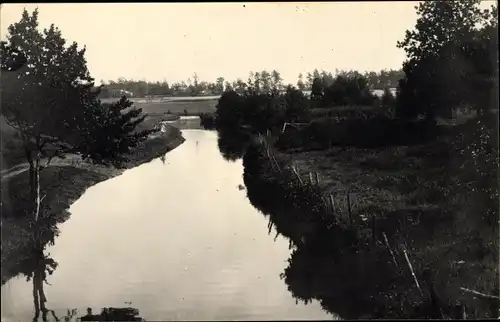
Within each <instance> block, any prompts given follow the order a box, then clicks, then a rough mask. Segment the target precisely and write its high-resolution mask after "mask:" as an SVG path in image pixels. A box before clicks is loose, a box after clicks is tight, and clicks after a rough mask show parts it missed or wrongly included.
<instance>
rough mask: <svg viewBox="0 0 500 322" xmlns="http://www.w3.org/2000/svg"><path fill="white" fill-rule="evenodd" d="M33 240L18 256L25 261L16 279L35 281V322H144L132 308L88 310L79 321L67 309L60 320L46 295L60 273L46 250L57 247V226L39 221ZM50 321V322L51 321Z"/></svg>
mask: <svg viewBox="0 0 500 322" xmlns="http://www.w3.org/2000/svg"><path fill="white" fill-rule="evenodd" d="M32 232H33V238H32V239H31V241H30V244H29V245H28V247H26V248H25V251H24V252H23V254H19V257H20V258H22V260H21V261H19V262H18V264H17V265H16V267H14V271H15V272H17V275H23V276H25V277H26V280H27V281H28V282H29V281H32V284H33V288H32V296H33V308H34V316H33V320H32V321H39V320H40V318H41V320H42V321H49V318H51V317H52V319H53V320H55V321H74V320H75V318H77V319H78V320H80V321H144V319H142V318H141V317H138V316H137V315H139V310H137V309H135V308H131V307H128V308H127V307H126V308H113V307H109V308H108V307H105V308H102V311H101V313H100V314H93V313H92V308H88V309H87V314H86V315H82V316H80V317H77V315H78V310H77V309H67V312H66V314H65V315H64V316H57V315H56V312H55V311H54V310H51V309H50V308H49V307H48V305H47V303H49V301H48V299H47V296H46V294H45V287H44V286H45V284H46V285H51V284H49V282H48V277H49V276H50V275H52V274H53V273H54V271H55V270H56V269H57V266H58V264H57V262H56V261H55V260H54V259H53V258H52V257H51V256H50V253H48V252H47V251H46V250H45V249H46V246H48V245H50V246H53V245H54V244H55V242H54V241H55V237H57V235H58V233H59V230H58V228H57V225H56V224H55V223H52V222H50V221H49V220H47V219H45V220H44V218H42V219H41V220H38V222H37V224H36V225H33V227H32ZM52 319H51V320H52Z"/></svg>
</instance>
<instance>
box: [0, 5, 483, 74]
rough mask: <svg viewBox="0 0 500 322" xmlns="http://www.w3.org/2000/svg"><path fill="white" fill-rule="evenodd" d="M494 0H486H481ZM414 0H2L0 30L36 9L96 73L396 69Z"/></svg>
mask: <svg viewBox="0 0 500 322" xmlns="http://www.w3.org/2000/svg"><path fill="white" fill-rule="evenodd" d="M488 2H490V3H492V2H491V1H488ZM417 4H418V2H409V1H407V2H389V1H387V2H327V3H310V2H309V3H298V2H297V3H292V2H288V3H243V2H238V3H126V4H120V3H71V4H69V3H59V4H57V3H51V4H40V3H38V4H18V3H15V4H2V7H1V13H0V18H1V19H0V28H1V29H0V35H1V38H2V39H5V35H6V34H7V27H8V26H9V25H10V24H11V23H13V22H16V21H19V19H20V18H21V13H22V11H23V9H24V8H26V9H27V10H28V11H29V12H31V11H32V10H33V9H34V8H36V7H38V8H39V22H40V27H41V28H45V27H49V26H50V24H52V23H54V24H55V25H56V26H57V27H59V29H60V30H61V31H62V34H63V37H64V38H66V39H67V40H68V41H69V42H73V41H76V42H77V43H78V44H79V45H80V46H83V45H86V47H87V52H86V57H87V63H88V67H89V70H90V72H91V74H92V76H93V77H94V78H95V79H96V80H97V81H99V80H101V79H102V80H105V81H107V80H110V79H113V80H116V79H118V78H119V77H124V78H127V79H135V80H139V79H143V80H148V81H162V80H166V81H169V82H173V81H181V80H187V79H188V78H191V79H192V76H193V74H194V73H195V72H196V73H197V75H198V77H199V79H200V80H210V81H214V80H215V79H216V78H217V77H219V76H222V77H224V78H225V79H226V80H235V79H236V78H238V77H240V78H242V79H243V80H246V79H247V78H248V75H249V72H250V71H260V70H263V69H265V70H269V71H270V70H273V69H276V70H277V71H279V72H280V73H281V75H282V77H283V78H284V80H285V82H287V83H295V82H296V80H297V75H298V74H299V73H306V72H310V71H312V70H313V69H315V68H317V69H319V70H326V71H331V72H334V71H335V69H347V70H349V69H352V70H358V71H360V72H363V71H379V70H381V69H399V68H400V67H401V64H402V62H403V61H404V59H405V53H404V51H403V50H402V49H398V48H397V47H396V43H397V41H398V40H402V39H403V38H404V34H405V31H406V30H407V29H413V27H414V25H415V22H416V12H415V8H414V7H415V5H417Z"/></svg>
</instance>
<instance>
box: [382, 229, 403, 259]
mask: <svg viewBox="0 0 500 322" xmlns="http://www.w3.org/2000/svg"><path fill="white" fill-rule="evenodd" d="M382 236H384V242H385V246H386V247H387V249H388V250H389V253H390V254H391V256H392V261H393V262H394V265H396V267H397V268H399V265H398V262H397V261H396V256H394V252H393V251H392V248H391V245H389V240H388V239H387V235H386V234H385V232H383V233H382Z"/></svg>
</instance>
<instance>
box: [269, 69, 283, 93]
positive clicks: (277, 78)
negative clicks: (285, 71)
mask: <svg viewBox="0 0 500 322" xmlns="http://www.w3.org/2000/svg"><path fill="white" fill-rule="evenodd" d="M271 77H272V79H273V80H272V83H273V88H275V89H277V90H279V91H280V90H282V89H283V78H282V77H281V74H280V73H279V72H278V71H277V70H274V69H273V71H272V72H271Z"/></svg>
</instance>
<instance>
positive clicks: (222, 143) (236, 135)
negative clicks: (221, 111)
mask: <svg viewBox="0 0 500 322" xmlns="http://www.w3.org/2000/svg"><path fill="white" fill-rule="evenodd" d="M249 142H250V135H249V134H247V133H244V132H239V131H229V130H225V131H218V139H217V144H218V146H219V151H220V153H221V155H222V157H223V158H224V159H225V160H227V161H236V160H238V159H241V158H242V157H243V154H244V153H245V149H246V147H247V146H248V144H249Z"/></svg>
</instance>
